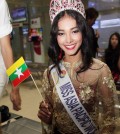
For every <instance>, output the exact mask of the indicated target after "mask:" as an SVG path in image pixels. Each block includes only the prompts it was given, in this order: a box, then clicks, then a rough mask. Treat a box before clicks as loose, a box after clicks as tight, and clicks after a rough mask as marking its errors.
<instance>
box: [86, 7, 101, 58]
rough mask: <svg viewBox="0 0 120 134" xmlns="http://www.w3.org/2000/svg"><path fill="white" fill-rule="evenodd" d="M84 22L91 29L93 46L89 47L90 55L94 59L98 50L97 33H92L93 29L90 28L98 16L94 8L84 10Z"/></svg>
mask: <svg viewBox="0 0 120 134" xmlns="http://www.w3.org/2000/svg"><path fill="white" fill-rule="evenodd" d="M85 12H86V21H87V23H88V25H89V27H90V29H91V33H92V38H93V39H92V41H93V46H91V51H92V55H93V57H94V58H95V57H96V54H97V52H98V50H99V46H98V38H99V33H98V31H97V30H96V33H95V31H94V29H93V28H92V26H93V25H94V24H95V21H96V19H97V18H98V16H99V13H98V11H97V10H96V9H95V8H87V9H86V11H85Z"/></svg>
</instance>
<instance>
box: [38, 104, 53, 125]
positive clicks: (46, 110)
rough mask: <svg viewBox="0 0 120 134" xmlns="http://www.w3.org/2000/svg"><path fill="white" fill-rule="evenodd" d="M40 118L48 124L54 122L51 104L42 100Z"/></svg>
mask: <svg viewBox="0 0 120 134" xmlns="http://www.w3.org/2000/svg"><path fill="white" fill-rule="evenodd" d="M38 118H39V119H41V120H42V121H43V122H45V123H46V124H51V123H52V112H51V111H50V105H49V104H48V103H47V102H45V101H42V102H41V103H40V105H39V111H38Z"/></svg>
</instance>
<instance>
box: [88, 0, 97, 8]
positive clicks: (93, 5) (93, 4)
mask: <svg viewBox="0 0 120 134" xmlns="http://www.w3.org/2000/svg"><path fill="white" fill-rule="evenodd" d="M95 5H96V4H95V2H92V1H89V2H88V7H95Z"/></svg>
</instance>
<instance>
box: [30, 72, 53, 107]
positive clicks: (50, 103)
mask: <svg viewBox="0 0 120 134" xmlns="http://www.w3.org/2000/svg"><path fill="white" fill-rule="evenodd" d="M30 76H31V78H32V80H33V82H34V84H35V86H36V88H37V90H38V92H39V94H40V95H41V97H42V94H41V92H40V90H39V88H38V86H37V84H36V83H35V80H34V78H33V76H32V75H31V74H30ZM44 94H45V92H44ZM45 95H46V94H45ZM46 97H47V96H46ZM47 99H48V101H49V104H50V105H51V106H52V103H51V102H50V100H49V98H48V97H47ZM42 100H43V101H44V99H43V97H42Z"/></svg>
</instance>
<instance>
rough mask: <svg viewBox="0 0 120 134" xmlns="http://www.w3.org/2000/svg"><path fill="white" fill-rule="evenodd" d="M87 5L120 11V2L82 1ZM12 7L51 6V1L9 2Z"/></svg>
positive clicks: (116, 0) (15, 0)
mask: <svg viewBox="0 0 120 134" xmlns="http://www.w3.org/2000/svg"><path fill="white" fill-rule="evenodd" d="M82 1H83V3H84V4H85V5H89V6H90V7H95V8H96V9H97V10H98V11H104V10H113V9H114V10H115V9H120V0H82ZM7 2H8V4H9V5H10V7H20V6H26V5H30V6H36V7H41V6H49V2H50V0H7Z"/></svg>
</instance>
